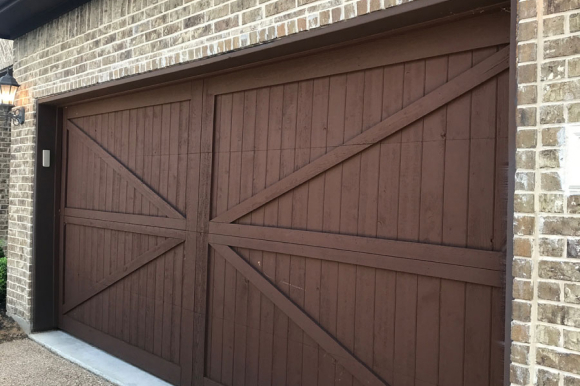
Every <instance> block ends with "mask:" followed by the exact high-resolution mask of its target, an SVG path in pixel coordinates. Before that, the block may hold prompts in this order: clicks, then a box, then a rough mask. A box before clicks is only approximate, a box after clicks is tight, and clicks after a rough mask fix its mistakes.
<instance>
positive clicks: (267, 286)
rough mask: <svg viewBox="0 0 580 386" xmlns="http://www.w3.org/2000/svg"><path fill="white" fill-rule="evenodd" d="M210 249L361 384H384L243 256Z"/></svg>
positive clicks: (228, 251) (216, 247) (221, 248)
mask: <svg viewBox="0 0 580 386" xmlns="http://www.w3.org/2000/svg"><path fill="white" fill-rule="evenodd" d="M212 248H214V249H215V250H216V251H217V252H218V253H219V254H220V255H222V256H224V258H225V259H226V260H227V261H228V262H229V263H230V264H232V265H233V266H234V267H236V269H237V270H238V271H240V272H241V273H242V274H243V275H244V276H245V277H246V278H247V279H248V280H250V281H251V282H252V283H253V284H254V285H255V286H256V287H258V288H259V289H260V291H261V292H262V293H264V294H265V295H266V296H267V297H269V298H270V300H272V301H273V302H274V303H276V304H277V305H278V307H279V308H280V309H281V310H282V311H284V312H285V313H286V314H287V315H288V316H289V317H290V318H291V319H292V320H293V321H294V322H295V323H296V324H298V326H300V328H302V329H303V330H305V331H308V332H309V334H310V335H311V336H315V337H316V338H315V339H316V341H317V342H318V343H319V344H320V345H321V346H322V347H323V348H324V349H325V351H326V352H328V353H329V354H330V355H332V356H333V357H335V359H336V360H337V361H338V362H339V363H341V364H342V365H343V366H344V367H345V368H347V369H348V370H349V371H350V372H351V373H353V374H355V375H356V376H357V377H358V378H359V379H361V381H363V382H364V384H367V385H382V386H384V385H385V383H384V382H383V381H382V380H380V379H379V378H378V377H377V376H376V375H375V374H374V373H373V372H372V371H370V370H369V369H368V368H367V367H366V366H365V365H364V364H362V363H361V362H360V361H359V360H358V359H357V358H355V357H354V356H353V355H352V354H351V353H350V352H348V351H347V350H346V349H345V348H344V347H343V346H342V345H341V344H340V343H339V342H337V341H336V340H335V339H334V338H333V337H331V336H330V335H329V334H328V333H327V332H326V331H324V330H323V329H322V328H320V326H319V325H318V324H317V323H316V322H315V321H313V320H312V319H311V318H309V317H308V316H307V315H306V314H304V313H303V312H302V311H301V310H300V309H299V308H298V307H297V306H296V305H295V304H294V303H293V302H292V301H290V299H288V297H286V296H285V295H284V294H283V293H282V292H280V291H279V290H277V289H276V288H275V287H273V286H272V284H271V283H270V282H269V281H268V280H267V279H265V278H264V277H263V276H262V275H261V274H260V273H259V272H257V271H256V270H255V269H254V268H253V267H252V266H251V265H249V264H248V263H247V262H246V261H245V260H244V259H243V258H242V257H240V256H239V255H237V254H236V253H235V252H234V251H233V250H232V249H231V248H229V247H227V246H224V245H217V244H212Z"/></svg>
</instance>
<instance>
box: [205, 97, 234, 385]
mask: <svg viewBox="0 0 580 386" xmlns="http://www.w3.org/2000/svg"><path fill="white" fill-rule="evenodd" d="M220 99H221V98H220ZM219 114H220V115H219V116H218V117H217V119H219V120H220V125H219V126H218V127H217V128H216V130H217V129H219V153H218V154H217V155H216V157H217V165H216V168H217V169H216V170H217V174H216V175H217V180H216V184H217V185H216V187H215V190H216V197H215V202H216V214H218V213H221V212H223V211H225V210H227V207H228V190H229V178H228V172H229V167H230V159H229V152H228V151H229V149H230V144H229V136H230V131H231V130H232V123H233V117H232V105H231V96H230V97H229V98H228V97H227V96H226V97H224V98H223V100H221V105H220V109H219ZM212 256H213V263H214V266H213V273H212V277H213V293H212V311H211V319H210V320H211V323H212V327H211V362H210V363H211V367H210V373H209V374H210V376H211V378H212V379H213V380H215V381H218V382H219V381H221V379H222V370H223V368H222V358H223V357H222V355H223V318H224V302H225V286H226V285H227V283H225V270H226V262H225V260H224V259H223V258H222V257H221V256H219V255H217V254H215V253H214V254H213V255H212Z"/></svg>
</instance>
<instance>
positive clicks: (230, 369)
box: [216, 93, 245, 385]
mask: <svg viewBox="0 0 580 386" xmlns="http://www.w3.org/2000/svg"><path fill="white" fill-rule="evenodd" d="M220 99H222V102H221V103H222V104H221V108H220V118H219V119H221V125H220V126H219V131H217V129H216V134H217V133H219V139H218V141H219V142H218V144H216V149H219V152H224V153H227V152H230V151H232V150H234V151H232V152H231V153H230V155H229V160H227V161H228V162H229V165H228V168H229V181H228V186H227V195H228V198H227V206H228V208H229V207H230V206H234V205H236V204H237V203H239V202H240V198H239V196H240V177H241V150H242V149H241V146H242V145H241V144H242V128H243V114H244V113H243V93H237V94H234V95H233V96H232V95H224V96H221V97H220ZM222 160H224V162H226V156H225V155H224V156H222V155H220V156H219V162H222ZM220 170H223V168H220ZM225 269H226V271H225V275H226V279H225V290H224V291H225V292H224V299H225V300H224V302H225V304H224V324H223V354H222V358H223V359H222V383H223V384H225V385H231V384H233V382H235V381H234V379H235V378H236V375H235V367H234V366H235V364H234V363H235V352H234V350H239V349H240V347H238V345H236V344H235V343H236V342H235V339H236V338H237V336H236V329H237V328H238V326H237V325H236V321H237V318H236V317H235V312H237V307H236V296H237V290H236V286H237V285H238V283H237V277H238V276H239V274H238V273H237V272H236V270H235V269H234V268H233V267H232V266H231V265H230V264H229V263H227V262H226V264H225ZM243 328H244V329H245V326H243ZM238 335H240V334H238ZM241 335H242V337H243V339H244V340H245V331H244V333H243V334H241ZM244 354H245V350H244ZM242 377H243V375H242Z"/></svg>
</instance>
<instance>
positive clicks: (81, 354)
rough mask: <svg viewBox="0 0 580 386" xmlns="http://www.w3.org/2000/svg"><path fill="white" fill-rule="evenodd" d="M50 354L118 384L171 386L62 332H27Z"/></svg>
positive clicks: (127, 385) (122, 385) (126, 385)
mask: <svg viewBox="0 0 580 386" xmlns="http://www.w3.org/2000/svg"><path fill="white" fill-rule="evenodd" d="M28 336H29V337H30V339H32V340H34V341H35V342H37V343H39V344H40V345H42V346H44V347H46V348H47V349H48V350H50V351H52V352H53V353H55V354H57V355H59V356H61V357H63V358H64V359H66V360H68V361H70V362H73V363H75V364H77V365H79V366H80V367H82V368H84V369H86V370H88V371H90V372H92V373H94V374H96V375H98V376H100V377H103V378H105V379H106V380H107V381H109V382H111V383H114V384H116V385H120V386H170V385H169V383H167V382H165V381H163V380H161V379H159V378H157V377H155V376H153V375H151V374H149V373H147V372H145V371H143V370H141V369H139V368H137V367H135V366H133V365H130V364H128V363H127V362H124V361H122V360H120V359H119V358H116V357H114V356H112V355H110V354H107V353H106V352H104V351H102V350H99V349H98V348H96V347H93V346H91V345H89V344H88V343H85V342H83V341H81V340H79V339H77V338H75V337H73V336H71V335H69V334H67V333H65V332H62V331H48V332H39V333H35V334H29V335H28Z"/></svg>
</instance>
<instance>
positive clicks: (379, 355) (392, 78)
mask: <svg viewBox="0 0 580 386" xmlns="http://www.w3.org/2000/svg"><path fill="white" fill-rule="evenodd" d="M403 78H404V65H394V66H388V67H386V68H384V71H383V105H382V114H381V115H382V118H383V119H385V118H387V117H389V116H391V115H393V114H394V113H396V112H397V111H399V110H401V109H402V108H403ZM379 162H380V164H379V171H380V175H379V181H378V183H379V185H378V208H377V237H380V238H390V239H396V238H397V227H398V224H397V221H398V211H399V209H398V207H399V172H400V171H399V169H400V162H401V134H400V133H396V134H394V135H393V136H391V137H389V138H387V139H385V140H384V141H382V143H381V145H380V160H379ZM395 284H396V273H395V272H389V271H385V270H377V273H376V295H375V296H376V297H375V320H374V324H375V342H374V361H373V362H374V364H373V369H374V370H375V372H376V373H377V374H378V375H380V376H381V377H382V378H383V379H384V380H385V381H387V382H388V383H389V384H393V380H394V379H393V371H394V355H395V354H394V341H395V300H396V297H395V295H396V286H395Z"/></svg>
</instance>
